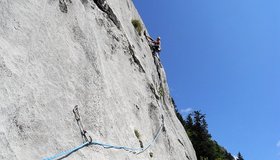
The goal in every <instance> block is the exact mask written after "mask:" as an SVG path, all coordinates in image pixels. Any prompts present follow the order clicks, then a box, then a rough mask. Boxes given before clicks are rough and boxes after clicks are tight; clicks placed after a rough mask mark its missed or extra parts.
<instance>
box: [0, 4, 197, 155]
mask: <svg viewBox="0 0 280 160" xmlns="http://www.w3.org/2000/svg"><path fill="white" fill-rule="evenodd" d="M132 19H139V20H140V21H141V17H140V16H139V14H138V12H137V10H136V9H135V7H134V5H133V3H132V1H131V0H118V1H116V0H114V1H113V0H108V1H104V0H103V1H102V0H0V102H1V104H0V159H1V160H2V159H3V160H36V159H42V158H44V157H49V156H52V155H54V154H56V153H59V152H61V151H64V150H67V149H70V148H73V147H75V146H78V145H80V144H82V143H83V139H82V137H81V134H80V130H79V127H78V125H77V123H76V120H75V118H74V115H73V112H72V109H73V108H74V106H75V105H78V106H79V111H80V116H81V118H82V123H83V125H84V128H85V129H86V130H87V131H88V134H89V135H90V136H91V137H92V139H93V140H98V141H100V142H106V143H110V144H116V145H123V146H129V147H134V148H138V147H140V143H139V142H140V141H139V140H141V142H142V143H143V145H147V144H148V142H150V141H151V140H152V139H153V137H154V136H155V133H156V131H157V129H158V127H159V126H160V125H161V122H162V117H164V129H163V130H162V131H161V133H160V135H159V137H158V139H157V140H156V142H155V144H153V145H152V146H151V147H150V148H148V149H147V150H146V151H145V152H143V153H141V154H133V153H130V152H127V151H124V150H116V149H105V148H103V147H100V146H94V145H91V146H88V147H85V148H83V149H81V150H79V151H77V152H75V153H73V154H71V155H70V156H68V157H66V158H65V159H70V160H136V159H140V160H148V159H156V160H196V157H195V151H194V149H193V147H192V144H191V142H190V140H189V139H188V137H187V135H186V133H185V131H184V129H183V127H182V125H181V124H180V122H179V121H178V119H177V118H176V115H175V112H174V106H173V105H172V103H171V98H170V95H169V90H168V85H167V81H166V76H165V72H164V69H163V68H162V67H161V64H160V62H159V59H157V58H156V57H154V56H153V55H152V53H151V50H150V48H149V46H148V43H147V42H146V41H145V38H144V37H143V36H139V35H138V33H137V31H136V30H135V29H134V27H133V25H132V24H131V20H132ZM141 22H142V21H141ZM142 23H143V22H142ZM135 131H137V132H138V133H139V134H140V137H137V136H136V135H135Z"/></svg>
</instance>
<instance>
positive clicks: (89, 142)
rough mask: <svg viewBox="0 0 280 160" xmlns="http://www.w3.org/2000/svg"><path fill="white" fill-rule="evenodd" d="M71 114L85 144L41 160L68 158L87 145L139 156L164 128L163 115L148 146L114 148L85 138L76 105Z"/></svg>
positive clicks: (88, 137) (87, 137)
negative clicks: (123, 151)
mask: <svg viewBox="0 0 280 160" xmlns="http://www.w3.org/2000/svg"><path fill="white" fill-rule="evenodd" d="M73 113H74V115H75V119H76V121H77V124H78V126H79V128H80V132H81V134H82V137H83V140H85V142H84V143H83V144H81V145H79V146H77V147H74V148H72V149H69V150H66V151H63V152H60V153H58V154H56V155H54V156H52V157H47V158H43V160H57V159H63V158H65V157H67V156H69V155H70V154H72V153H74V152H76V151H78V150H80V149H82V148H84V147H86V146H89V145H98V146H102V147H104V148H106V149H109V148H112V149H119V150H125V151H128V152H132V153H133V154H140V153H142V152H144V151H146V150H147V149H148V148H149V147H151V146H152V145H153V144H154V143H155V142H156V140H157V139H158V137H159V135H160V133H161V130H162V129H163V127H164V119H163V115H162V122H161V125H160V127H159V128H158V130H157V132H156V135H155V136H154V138H153V140H151V141H150V143H148V145H146V146H145V147H143V148H130V147H126V146H116V145H111V144H106V143H101V142H97V141H92V138H91V137H90V136H89V135H88V136H87V132H86V131H85V130H84V128H83V125H82V122H81V117H80V114H79V111H78V106H77V105H76V106H75V107H74V109H73Z"/></svg>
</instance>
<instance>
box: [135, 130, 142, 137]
mask: <svg viewBox="0 0 280 160" xmlns="http://www.w3.org/2000/svg"><path fill="white" fill-rule="evenodd" d="M134 134H135V136H136V137H137V139H140V138H141V135H140V133H139V131H138V130H136V129H135V130H134Z"/></svg>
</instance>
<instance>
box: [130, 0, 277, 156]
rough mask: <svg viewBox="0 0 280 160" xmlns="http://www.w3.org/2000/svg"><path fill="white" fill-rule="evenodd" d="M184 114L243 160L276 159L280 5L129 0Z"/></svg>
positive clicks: (262, 0)
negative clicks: (153, 41)
mask: <svg viewBox="0 0 280 160" xmlns="http://www.w3.org/2000/svg"><path fill="white" fill-rule="evenodd" d="M134 3H135V5H136V7H137V9H138V11H139V12H140V14H141V16H142V18H143V20H144V22H145V25H146V27H147V28H148V32H149V33H150V35H152V36H153V37H156V36H158V35H160V36H161V38H162V53H161V55H160V56H161V60H162V63H163V65H164V68H165V71H166V73H167V78H168V83H169V87H170V90H171V94H172V96H173V97H174V99H175V101H176V103H177V106H178V108H179V110H180V111H181V113H183V114H184V115H186V114H187V111H188V110H190V109H192V110H201V111H202V112H203V113H205V114H206V116H207V117H206V118H207V122H208V124H209V131H210V133H211V134H212V137H213V138H214V139H215V140H217V141H218V142H219V143H220V144H221V145H222V146H224V147H225V148H227V150H228V151H229V152H231V153H232V154H233V155H236V154H237V152H238V151H240V152H241V153H242V155H243V156H244V158H245V160H280V116H279V115H280V0H173V1H172V0H149V1H147V0H146V1H145V0H134Z"/></svg>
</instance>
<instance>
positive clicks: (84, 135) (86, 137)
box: [73, 105, 92, 142]
mask: <svg viewBox="0 0 280 160" xmlns="http://www.w3.org/2000/svg"><path fill="white" fill-rule="evenodd" d="M73 113H74V115H75V119H76V121H77V124H78V126H79V129H80V132H81V135H82V138H83V141H84V142H92V138H91V136H90V135H88V133H87V131H86V130H85V129H84V126H83V124H82V120H81V116H80V113H79V110H78V105H76V106H75V107H74V109H73Z"/></svg>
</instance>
